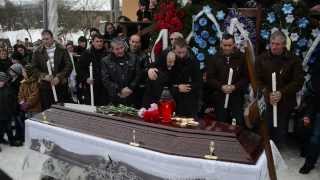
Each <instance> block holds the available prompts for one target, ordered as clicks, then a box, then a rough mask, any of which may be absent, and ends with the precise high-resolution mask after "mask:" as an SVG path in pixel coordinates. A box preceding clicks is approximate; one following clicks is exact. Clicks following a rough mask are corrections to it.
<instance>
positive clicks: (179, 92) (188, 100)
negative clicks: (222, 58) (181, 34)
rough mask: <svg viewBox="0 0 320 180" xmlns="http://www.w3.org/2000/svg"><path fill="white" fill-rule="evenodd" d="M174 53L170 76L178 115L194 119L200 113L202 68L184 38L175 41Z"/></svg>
mask: <svg viewBox="0 0 320 180" xmlns="http://www.w3.org/2000/svg"><path fill="white" fill-rule="evenodd" d="M173 52H174V54H175V55H176V60H175V62H174V66H173V67H172V72H171V73H170V76H169V81H170V82H169V83H170V84H171V92H172V95H173V98H174V100H175V101H176V114H177V115H178V116H186V117H194V116H196V114H197V113H198V111H199V101H200V99H199V96H200V91H201V87H202V86H201V85H202V76H201V71H200V66H199V63H198V62H197V61H196V60H195V59H194V57H193V56H192V55H191V53H190V51H189V49H188V45H187V43H186V41H185V40H184V39H183V38H178V39H177V40H175V42H174V44H173Z"/></svg>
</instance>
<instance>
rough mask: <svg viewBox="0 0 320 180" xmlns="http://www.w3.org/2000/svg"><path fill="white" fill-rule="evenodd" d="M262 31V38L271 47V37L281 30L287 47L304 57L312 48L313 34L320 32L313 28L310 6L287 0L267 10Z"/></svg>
mask: <svg viewBox="0 0 320 180" xmlns="http://www.w3.org/2000/svg"><path fill="white" fill-rule="evenodd" d="M262 22H263V23H262V27H261V31H260V36H261V40H262V42H263V43H265V44H266V49H269V47H268V45H269V37H270V35H271V34H272V33H273V32H274V31H276V30H281V31H282V32H283V33H284V34H285V35H286V36H287V40H289V42H287V48H288V49H290V50H291V51H292V52H293V53H295V54H296V55H297V56H300V57H301V58H303V57H304V56H305V55H306V53H307V51H308V49H309V48H310V46H311V44H312V41H313V39H314V38H315V37H316V35H315V36H313V35H312V31H314V34H317V33H319V32H318V31H319V30H318V31H317V30H316V29H315V30H312V26H311V21H310V17H309V15H308V8H306V7H304V4H303V3H301V2H300V1H298V2H296V1H292V0H285V1H282V2H280V3H277V4H274V5H273V6H272V7H271V8H269V9H267V10H266V13H265V15H264V19H263V21H262Z"/></svg>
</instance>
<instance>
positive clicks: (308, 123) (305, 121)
mask: <svg viewBox="0 0 320 180" xmlns="http://www.w3.org/2000/svg"><path fill="white" fill-rule="evenodd" d="M310 124H311V120H310V118H309V117H307V116H305V117H303V125H304V126H305V127H308V126H310Z"/></svg>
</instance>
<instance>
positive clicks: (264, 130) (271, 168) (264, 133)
mask: <svg viewBox="0 0 320 180" xmlns="http://www.w3.org/2000/svg"><path fill="white" fill-rule="evenodd" d="M250 51H251V49H249V48H248V46H247V47H246V49H245V56H246V63H247V66H248V74H249V80H250V83H251V87H252V89H253V92H254V94H255V97H256V94H257V89H258V86H257V81H256V78H255V71H254V62H253V60H252V59H251V56H250V54H251V53H253V52H250ZM253 106H254V107H253V112H254V113H256V115H257V120H258V121H259V127H260V135H261V137H262V141H263V145H264V150H265V153H266V157H267V165H268V172H269V176H270V179H271V180H277V174H276V169H275V165H274V160H273V156H272V149H271V145H270V138H269V131H268V125H267V122H266V120H265V119H264V118H263V117H262V116H261V115H260V114H259V109H258V106H257V102H256V103H254V104H253ZM249 117H250V116H249Z"/></svg>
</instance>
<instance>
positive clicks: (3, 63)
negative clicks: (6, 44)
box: [0, 58, 12, 73]
mask: <svg viewBox="0 0 320 180" xmlns="http://www.w3.org/2000/svg"><path fill="white" fill-rule="evenodd" d="M11 65H12V62H11V60H10V59H9V58H8V59H0V72H6V73H7V72H8V70H9V68H10V66H11Z"/></svg>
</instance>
